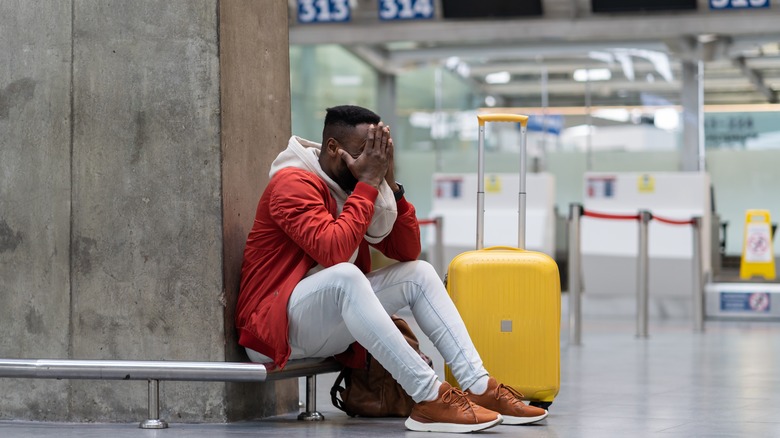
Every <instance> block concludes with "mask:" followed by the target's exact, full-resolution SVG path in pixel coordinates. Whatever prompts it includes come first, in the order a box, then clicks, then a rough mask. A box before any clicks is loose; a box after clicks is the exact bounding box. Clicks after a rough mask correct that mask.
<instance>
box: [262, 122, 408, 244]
mask: <svg viewBox="0 0 780 438" xmlns="http://www.w3.org/2000/svg"><path fill="white" fill-rule="evenodd" d="M321 149H322V145H320V144H319V143H315V142H313V141H309V140H306V139H303V138H301V137H298V136H295V135H293V136H292V137H290V141H289V142H287V149H285V150H284V151H282V153H280V154H279V155H278V156H277V157H276V159H275V160H274V162H273V163H272V164H271V171H270V173H269V176H270V177H273V176H274V174H275V173H276V172H278V171H280V170H281V169H284V168H287V167H295V168H298V169H303V170H308V171H310V172H314V173H316V174H317V175H319V177H320V178H322V180H323V181H325V183H326V184H327V185H328V188H330V193H331V195H333V198H334V199H335V200H336V203H337V204H338V214H341V209H342V208H344V203H345V202H346V201H347V196H349V194H348V193H347V192H345V191H344V190H343V189H342V188H341V187H340V186H339V185H338V184H336V182H335V181H333V180H332V179H331V178H330V177H329V176H328V175H327V174H326V173H325V171H323V170H322V168H321V167H320V160H319V157H320V151H321ZM397 216H398V207H397V206H396V203H395V196H394V195H393V190H392V189H390V186H389V185H388V184H387V181H384V180H383V181H382V184H380V186H379V194H378V195H377V197H376V201H374V217H373V218H371V225H369V226H368V231H367V232H366V235H365V236H364V237H365V239H366V240H367V241H368V242H370V243H378V242H381V241H382V239H384V238H385V237H387V235H388V234H390V231H391V230H392V229H393V224H394V223H395V218H396V217H397Z"/></svg>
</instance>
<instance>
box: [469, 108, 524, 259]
mask: <svg viewBox="0 0 780 438" xmlns="http://www.w3.org/2000/svg"><path fill="white" fill-rule="evenodd" d="M477 121H478V122H479V152H478V156H477V166H478V167H479V170H478V172H477V249H482V248H484V247H485V122H513V123H519V124H520V190H519V192H518V194H517V198H518V207H517V213H518V220H517V247H518V248H520V249H525V172H526V170H525V168H526V157H525V147H526V128H527V127H528V116H522V115H519V114H479V115H477Z"/></svg>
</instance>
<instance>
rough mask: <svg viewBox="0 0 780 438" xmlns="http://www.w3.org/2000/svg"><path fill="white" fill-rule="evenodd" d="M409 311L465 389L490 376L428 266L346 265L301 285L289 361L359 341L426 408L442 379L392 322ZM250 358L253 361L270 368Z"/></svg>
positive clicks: (293, 308) (293, 300)
mask: <svg viewBox="0 0 780 438" xmlns="http://www.w3.org/2000/svg"><path fill="white" fill-rule="evenodd" d="M406 306H409V308H410V309H411V311H412V314H413V315H414V319H415V320H416V321H417V324H418V325H419V326H420V328H421V329H422V331H423V333H425V335H426V336H428V338H429V339H430V340H431V342H433V345H434V346H436V349H437V350H439V353H441V355H442V357H443V358H444V361H445V362H446V363H447V364H448V365H449V366H450V369H451V370H452V373H453V375H454V376H455V378H456V379H457V380H458V383H460V386H461V387H462V388H464V389H466V388H469V387H470V386H471V385H472V384H473V383H474V382H476V381H477V380H478V379H479V378H480V377H483V376H486V375H487V374H488V372H487V371H486V370H485V368H484V366H483V364H482V359H480V357H479V354H478V353H477V350H476V349H475V348H474V344H473V343H472V342H471V338H470V337H469V334H468V332H467V331H466V327H465V325H464V324H463V319H462V318H461V317H460V314H459V313H458V310H457V309H456V308H455V305H454V304H453V303H452V300H451V299H450V297H449V295H448V294H447V290H446V289H445V288H444V285H443V284H442V281H441V279H440V278H439V276H438V274H437V273H436V270H435V269H434V268H433V267H432V266H431V265H430V264H429V263H427V262H424V261H413V262H405V263H395V264H393V265H390V266H388V267H385V268H382V269H378V270H376V271H373V272H371V273H369V274H363V273H362V272H361V271H360V270H359V269H358V268H357V267H356V266H355V265H353V264H351V263H340V264H338V265H335V266H332V267H330V268H327V269H324V270H322V271H320V272H317V273H316V274H313V275H311V276H309V277H306V278H304V279H303V280H301V282H300V283H298V285H297V286H296V287H295V290H294V291H293V293H292V296H291V297H290V301H289V303H288V304H287V314H288V317H289V320H290V328H289V340H290V345H291V347H292V355H291V357H290V358H291V359H302V358H309V357H328V356H332V355H334V354H338V353H341V352H343V351H344V350H346V349H347V347H348V346H349V345H350V344H351V343H353V342H355V341H358V342H359V343H360V344H361V345H362V346H364V347H365V348H366V349H367V350H368V351H369V352H370V353H371V354H372V355H373V356H374V358H376V360H378V361H379V363H381V364H382V366H384V367H385V369H387V370H388V371H389V372H390V374H392V375H393V377H394V378H395V379H396V381H398V383H400V384H401V386H402V387H403V388H404V390H406V392H407V393H408V394H409V395H410V396H411V397H412V398H413V399H414V400H415V401H417V402H420V401H423V400H426V399H428V398H430V397H431V395H435V392H434V391H435V388H436V387H437V386H438V385H437V382H438V378H437V376H436V373H434V371H433V369H432V368H431V367H430V366H428V364H427V363H425V361H423V360H422V359H421V358H420V356H419V355H418V354H417V352H415V351H414V349H412V347H410V346H409V344H408V343H407V342H406V340H405V339H404V337H403V335H401V333H400V332H399V331H398V329H397V328H396V327H395V324H394V323H393V321H392V320H391V319H390V316H389V315H391V314H393V313H395V312H397V311H399V310H401V309H402V308H404V307H406ZM247 353H248V354H249V358H250V359H251V360H252V361H255V362H267V361H269V359H268V358H267V357H265V356H262V355H260V354H259V353H257V352H255V351H252V350H250V349H247Z"/></svg>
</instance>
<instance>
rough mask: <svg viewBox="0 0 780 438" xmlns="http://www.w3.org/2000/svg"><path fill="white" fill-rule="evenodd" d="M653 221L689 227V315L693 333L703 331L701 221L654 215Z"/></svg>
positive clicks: (697, 217)
mask: <svg viewBox="0 0 780 438" xmlns="http://www.w3.org/2000/svg"><path fill="white" fill-rule="evenodd" d="M653 219H655V220H657V221H658V222H663V223H666V224H669V225H690V226H691V231H692V241H693V256H692V259H691V263H692V264H693V268H692V271H693V275H692V277H691V298H692V299H691V314H692V317H693V331H694V332H702V331H704V282H703V281H702V271H703V268H702V264H703V259H702V253H701V237H702V236H701V224H702V219H701V217H699V216H696V217H694V218H692V219H683V220H680V219H669V218H665V217H661V216H658V215H654V216H653Z"/></svg>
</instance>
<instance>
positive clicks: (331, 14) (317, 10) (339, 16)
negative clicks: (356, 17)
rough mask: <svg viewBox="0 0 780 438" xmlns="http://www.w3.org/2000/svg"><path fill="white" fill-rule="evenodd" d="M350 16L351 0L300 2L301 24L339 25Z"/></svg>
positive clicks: (310, 0) (299, 0) (306, 0)
mask: <svg viewBox="0 0 780 438" xmlns="http://www.w3.org/2000/svg"><path fill="white" fill-rule="evenodd" d="M350 15H351V14H350V8H349V0H298V22H300V23H338V22H344V21H349V20H350Z"/></svg>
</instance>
